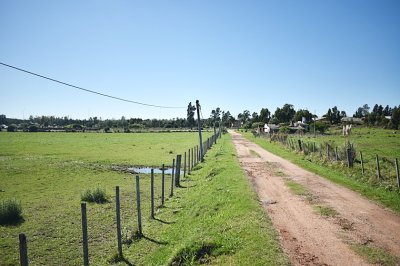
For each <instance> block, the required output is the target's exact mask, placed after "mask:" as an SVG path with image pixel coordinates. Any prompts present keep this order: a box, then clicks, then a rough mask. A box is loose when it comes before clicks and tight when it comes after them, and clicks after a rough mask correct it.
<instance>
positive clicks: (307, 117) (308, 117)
mask: <svg viewBox="0 0 400 266" xmlns="http://www.w3.org/2000/svg"><path fill="white" fill-rule="evenodd" d="M303 117H304V118H305V120H306V123H309V122H311V121H312V118H313V115H312V113H310V112H309V111H308V110H303V109H300V110H298V111H297V112H296V114H295V115H294V121H302V119H303Z"/></svg>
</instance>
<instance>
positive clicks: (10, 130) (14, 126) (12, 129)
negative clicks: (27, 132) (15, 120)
mask: <svg viewBox="0 0 400 266" xmlns="http://www.w3.org/2000/svg"><path fill="white" fill-rule="evenodd" d="M7 131H8V132H15V131H17V125H15V124H11V125H9V126H8V128H7Z"/></svg>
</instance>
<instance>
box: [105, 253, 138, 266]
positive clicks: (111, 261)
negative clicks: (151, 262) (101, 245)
mask: <svg viewBox="0 0 400 266" xmlns="http://www.w3.org/2000/svg"><path fill="white" fill-rule="evenodd" d="M108 262H109V263H113V264H114V263H117V262H123V263H125V264H126V265H128V266H135V264H133V263H132V262H130V261H129V260H128V259H127V258H125V257H124V256H122V257H119V256H118V254H115V255H114V256H113V257H112V258H111V259H110V260H109V261H108Z"/></svg>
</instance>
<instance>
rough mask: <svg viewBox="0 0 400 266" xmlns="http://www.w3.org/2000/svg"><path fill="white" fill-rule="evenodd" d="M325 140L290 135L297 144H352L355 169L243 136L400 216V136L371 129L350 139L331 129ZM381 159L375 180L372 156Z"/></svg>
mask: <svg viewBox="0 0 400 266" xmlns="http://www.w3.org/2000/svg"><path fill="white" fill-rule="evenodd" d="M329 133H330V134H328V135H324V136H317V137H316V138H314V137H313V136H308V135H306V136H299V135H292V136H291V138H292V139H293V140H295V141H296V143H297V140H298V139H302V140H303V141H304V142H315V143H317V144H325V143H330V144H333V146H334V145H338V146H343V145H344V144H345V143H346V142H347V141H350V142H351V143H354V147H355V149H356V151H357V160H356V162H355V163H354V167H353V168H352V169H349V168H348V167H347V164H346V163H344V162H335V161H328V160H326V158H325V157H324V156H325V155H324V154H322V156H320V154H319V152H317V153H314V154H309V155H305V154H304V153H302V152H294V151H292V150H289V149H288V148H285V147H284V146H283V145H282V144H280V143H278V142H270V140H269V139H266V138H255V137H254V136H253V135H252V134H251V133H249V132H247V133H242V134H243V135H244V136H245V137H247V138H248V139H250V140H251V141H253V142H255V143H257V144H259V145H260V146H262V147H264V148H265V149H266V150H268V151H270V152H272V153H275V154H277V155H279V156H281V157H283V158H285V159H288V160H290V161H292V162H293V163H296V164H297V165H299V166H301V167H303V168H305V169H307V170H310V171H312V172H314V173H316V174H319V175H321V176H324V177H326V178H328V179H330V180H331V181H333V182H336V183H338V184H341V185H343V186H346V187H348V188H350V189H352V190H355V191H357V192H359V193H361V194H362V195H364V196H365V197H367V198H369V199H372V200H375V201H377V202H380V203H381V204H383V205H385V206H387V207H389V208H391V209H393V210H394V211H396V212H398V213H400V189H398V188H397V185H396V172H395V167H394V159H395V158H398V159H400V132H399V131H397V132H396V131H393V130H384V129H374V128H362V127H358V128H353V129H352V133H351V135H350V136H349V137H346V138H345V137H343V136H342V135H341V130H340V129H334V130H331V131H330V132H329ZM359 151H362V152H363V159H364V167H365V173H364V176H362V174H361V164H360V162H359V159H360V157H359ZM376 154H379V156H380V165H381V174H382V180H377V177H376V163H375V155H376Z"/></svg>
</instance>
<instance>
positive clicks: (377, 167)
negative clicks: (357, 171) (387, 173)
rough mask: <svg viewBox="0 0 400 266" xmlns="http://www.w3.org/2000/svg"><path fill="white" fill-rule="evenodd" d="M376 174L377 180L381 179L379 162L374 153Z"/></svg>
mask: <svg viewBox="0 0 400 266" xmlns="http://www.w3.org/2000/svg"><path fill="white" fill-rule="evenodd" d="M376 176H377V177H378V180H381V166H380V164H379V156H378V154H377V155H376Z"/></svg>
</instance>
